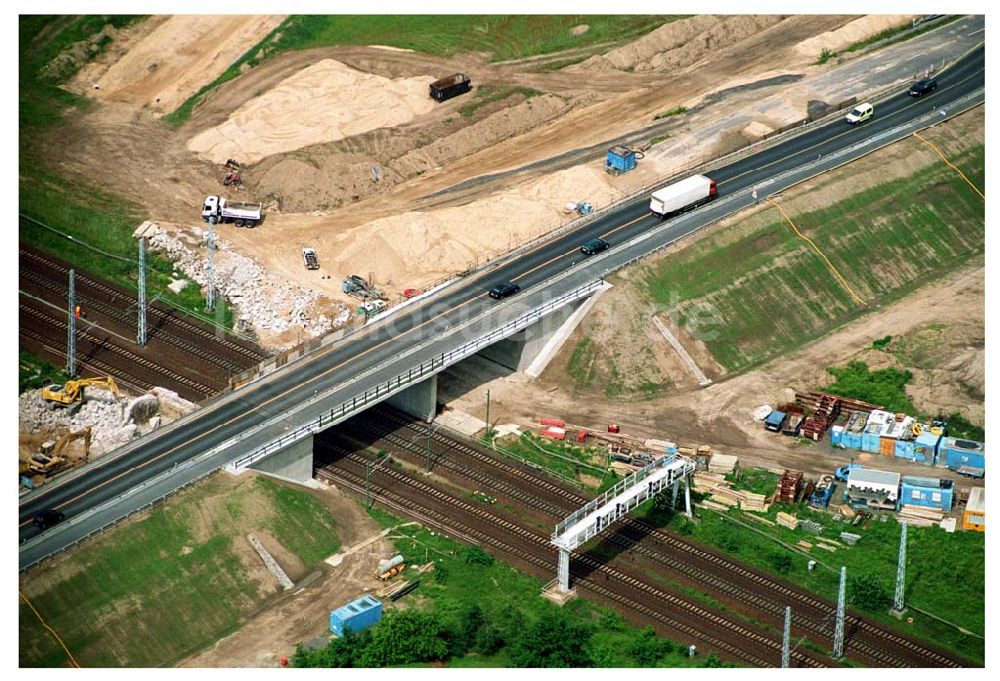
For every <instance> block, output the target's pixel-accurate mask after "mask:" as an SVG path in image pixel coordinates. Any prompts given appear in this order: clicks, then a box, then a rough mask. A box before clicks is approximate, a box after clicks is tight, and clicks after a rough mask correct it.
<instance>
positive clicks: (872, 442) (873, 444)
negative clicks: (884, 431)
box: [861, 433, 882, 454]
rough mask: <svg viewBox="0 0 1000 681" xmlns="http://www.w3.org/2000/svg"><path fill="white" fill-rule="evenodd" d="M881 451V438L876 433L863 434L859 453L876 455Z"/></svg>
mask: <svg viewBox="0 0 1000 681" xmlns="http://www.w3.org/2000/svg"><path fill="white" fill-rule="evenodd" d="M881 450H882V438H881V436H879V434H878V433H863V434H862V435H861V451H863V452H868V453H869V454H878V453H879V452H880V451H881Z"/></svg>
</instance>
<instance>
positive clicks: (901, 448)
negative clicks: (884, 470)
mask: <svg viewBox="0 0 1000 681" xmlns="http://www.w3.org/2000/svg"><path fill="white" fill-rule="evenodd" d="M913 445H914V443H913V441H912V440H896V453H895V455H894V456H895V457H896V458H897V459H909V460H911V461H912V460H913Z"/></svg>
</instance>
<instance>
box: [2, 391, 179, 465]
mask: <svg viewBox="0 0 1000 681" xmlns="http://www.w3.org/2000/svg"><path fill="white" fill-rule="evenodd" d="M196 407H197V405H195V404H194V403H193V402H189V401H187V400H185V399H182V398H181V397H179V396H178V395H177V393H175V392H173V391H172V390H167V389H165V388H153V389H152V390H151V391H150V392H149V393H147V394H145V395H141V396H140V397H137V398H135V399H134V400H131V401H130V402H128V403H125V402H118V401H116V400H115V397H114V395H113V394H112V393H111V391H109V390H104V389H102V388H96V387H89V388H87V391H86V395H85V399H84V402H83V405H82V406H80V408H79V409H77V410H75V411H74V410H71V409H68V408H65V407H52V406H50V405H49V403H48V402H46V401H45V400H43V399H42V391H41V390H28V391H26V392H24V393H22V394H21V395H20V397H19V398H18V414H19V417H20V421H21V426H22V428H24V429H26V430H28V431H31V432H38V431H43V432H60V433H62V432H76V431H79V430H82V429H84V428H86V427H87V426H90V427H91V443H90V455H91V457H98V456H101V455H103V454H106V453H108V452H110V451H112V450H114V449H117V448H118V447H121V446H122V445H124V444H126V443H127V442H130V441H131V440H134V439H135V438H136V437H138V436H140V435H143V434H145V433H148V432H149V431H151V430H154V429H155V428H158V427H159V426H160V425H161V424H164V423H169V422H170V421H173V420H174V419H176V418H179V417H180V416H183V415H184V414H187V413H189V412H191V411H193V410H194V409H195V408H196Z"/></svg>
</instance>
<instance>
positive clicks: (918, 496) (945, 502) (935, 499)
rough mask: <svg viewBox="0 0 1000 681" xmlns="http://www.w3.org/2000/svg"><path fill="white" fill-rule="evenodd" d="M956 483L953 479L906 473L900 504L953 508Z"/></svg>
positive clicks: (945, 509)
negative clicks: (924, 476)
mask: <svg viewBox="0 0 1000 681" xmlns="http://www.w3.org/2000/svg"><path fill="white" fill-rule="evenodd" d="M953 488H954V483H953V482H952V481H951V480H938V479H937V478H922V477H917V476H915V475H904V476H903V484H902V488H901V489H900V493H899V505H900V506H903V505H904V504H905V505H908V506H928V507H930V508H939V509H941V510H942V511H945V512H948V511H950V510H951V505H952V497H953V494H952V492H953Z"/></svg>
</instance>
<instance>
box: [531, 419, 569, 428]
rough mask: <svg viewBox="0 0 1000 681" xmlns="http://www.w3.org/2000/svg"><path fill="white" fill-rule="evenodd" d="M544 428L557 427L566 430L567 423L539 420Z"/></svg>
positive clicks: (560, 420)
mask: <svg viewBox="0 0 1000 681" xmlns="http://www.w3.org/2000/svg"><path fill="white" fill-rule="evenodd" d="M538 422H539V423H541V424H542V425H543V426H555V427H556V428H565V427H566V422H565V421H563V420H562V419H539V421H538Z"/></svg>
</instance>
